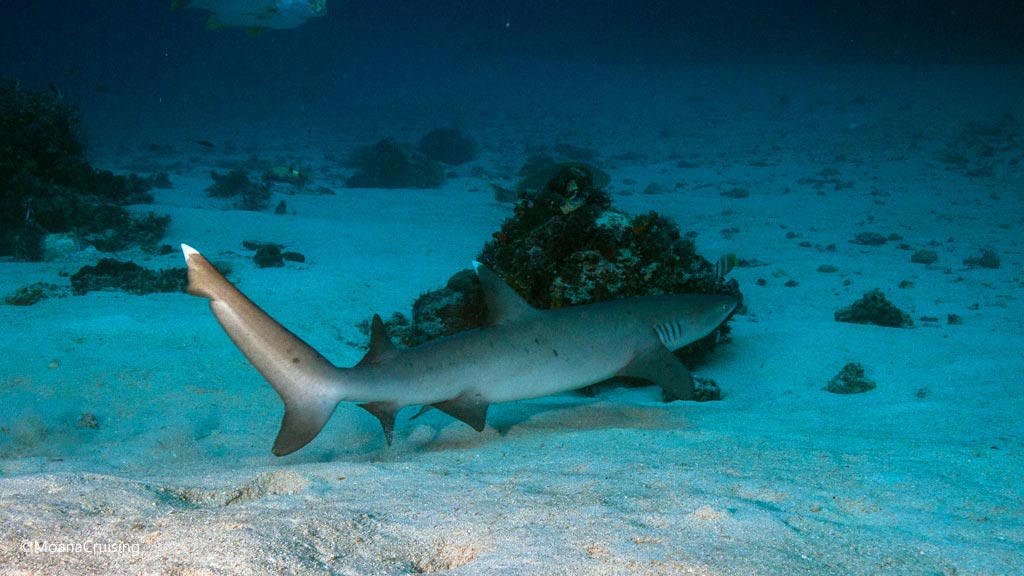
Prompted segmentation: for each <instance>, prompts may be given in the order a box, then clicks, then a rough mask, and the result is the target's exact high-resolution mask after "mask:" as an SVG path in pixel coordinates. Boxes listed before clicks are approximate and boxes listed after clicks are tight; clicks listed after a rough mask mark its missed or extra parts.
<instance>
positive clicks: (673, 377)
mask: <svg viewBox="0 0 1024 576" xmlns="http://www.w3.org/2000/svg"><path fill="white" fill-rule="evenodd" d="M616 376H622V377H626V378H640V379H643V380H649V381H651V382H653V383H655V384H657V385H658V386H661V389H662V390H664V391H665V396H666V398H667V399H669V400H693V398H694V396H695V395H696V392H695V390H694V385H693V375H692V374H690V371H689V370H687V369H686V366H683V363H682V362H680V361H679V359H678V358H676V356H675V354H673V353H672V352H671V351H670V350H669V349H668V348H665V347H663V346H657V347H655V348H653V349H651V350H649V351H647V352H644V353H642V354H640V355H638V356H636V357H635V358H633V360H632V361H631V362H630V363H629V364H628V365H627V366H626V367H625V368H623V369H622V370H620V371H619V373H618V374H616Z"/></svg>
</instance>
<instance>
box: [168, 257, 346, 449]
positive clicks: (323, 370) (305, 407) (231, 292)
mask: <svg viewBox="0 0 1024 576" xmlns="http://www.w3.org/2000/svg"><path fill="white" fill-rule="evenodd" d="M181 251H182V253H183V254H184V255H185V263H186V264H188V293H189V294H192V295H195V296H202V297H205V298H209V299H210V310H212V311H213V315H214V316H215V317H216V318H217V321H218V322H220V325H221V326H222V327H223V328H224V331H225V332H227V334H228V336H229V337H230V338H231V340H232V341H233V342H234V343H235V345H236V346H238V349H239V350H241V351H242V353H243V354H245V357H246V358H248V359H249V361H250V362H252V364H253V365H254V366H255V367H256V369H257V370H259V371H260V374H262V375H263V377H264V378H266V379H267V381H268V382H270V384H271V385H272V386H273V387H274V390H276V391H277V393H278V395H279V396H281V399H282V400H283V401H284V418H283V420H282V421H281V430H280V431H279V432H278V434H277V440H275V441H274V448H273V452H274V454H275V455H277V456H284V455H285V454H290V453H292V452H294V451H296V450H298V449H299V448H302V447H303V446H305V445H306V444H308V443H309V442H310V441H311V440H313V438H315V437H316V435H317V434H319V433H320V430H321V429H323V427H324V424H326V423H327V420H328V419H330V417H331V414H332V413H333V412H334V408H335V406H337V404H338V401H339V400H340V398H341V394H340V391H339V387H338V382H337V380H338V375H339V373H340V370H339V369H338V368H336V367H335V366H334V365H333V364H331V363H330V362H328V361H327V359H326V358H324V357H323V356H321V355H320V353H319V352H317V351H316V350H314V349H313V348H312V347H311V346H309V345H308V344H306V343H305V342H303V341H302V340H301V339H300V338H299V337H298V336H296V335H295V334H292V333H291V332H290V331H289V330H288V329H287V328H285V327H284V326H282V325H281V324H279V323H278V322H277V321H276V320H274V319H273V318H271V317H270V316H269V315H268V314H267V313H266V312H264V311H263V310H262V309H260V307H259V306H257V305H256V304H254V303H253V302H252V301H251V300H249V299H248V298H246V296H245V295H244V294H242V293H241V292H240V291H239V290H238V289H237V288H235V287H234V286H232V285H231V283H230V282H228V281H227V279H226V278H224V276H223V275H222V274H221V273H220V272H219V271H218V270H217V269H216V268H215V267H214V266H213V264H210V262H209V261H208V260H207V259H206V258H204V257H203V255H202V254H200V253H199V252H198V251H197V250H196V249H195V248H192V247H191V246H188V245H187V244H182V245H181Z"/></svg>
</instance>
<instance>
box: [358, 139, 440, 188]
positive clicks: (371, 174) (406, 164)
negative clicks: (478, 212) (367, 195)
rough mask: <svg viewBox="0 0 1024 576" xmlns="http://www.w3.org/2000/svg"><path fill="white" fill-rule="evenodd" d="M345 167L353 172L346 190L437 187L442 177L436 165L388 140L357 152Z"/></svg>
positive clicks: (405, 146) (423, 156)
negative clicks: (354, 171) (354, 169)
mask: <svg viewBox="0 0 1024 576" xmlns="http://www.w3.org/2000/svg"><path fill="white" fill-rule="evenodd" d="M349 166H350V167H352V168H356V169H357V172H356V173H355V174H353V175H352V176H351V177H350V178H349V179H348V180H347V181H346V183H345V185H346V186H348V187H349V188H437V187H439V186H440V185H441V184H443V183H444V178H445V176H444V171H443V170H441V166H440V165H438V164H437V162H435V161H434V160H431V159H430V158H428V157H427V156H426V155H424V154H423V153H422V152H420V151H419V150H417V149H415V148H413V147H412V146H409V145H407V144H401V143H398V142H396V141H395V140H392V139H390V138H384V139H381V140H379V141H378V142H377V143H376V144H371V145H369V146H364V147H362V148H360V149H359V150H357V151H356V152H355V154H353V155H352V158H351V159H350V160H349Z"/></svg>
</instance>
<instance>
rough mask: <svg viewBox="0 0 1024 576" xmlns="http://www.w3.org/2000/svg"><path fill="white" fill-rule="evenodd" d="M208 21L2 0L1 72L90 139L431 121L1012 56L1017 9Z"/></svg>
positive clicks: (887, 5) (387, 0) (201, 15)
mask: <svg viewBox="0 0 1024 576" xmlns="http://www.w3.org/2000/svg"><path fill="white" fill-rule="evenodd" d="M206 16H207V14H206V13H205V12H203V11H198V10H178V11H172V10H171V9H170V2H169V1H164V0H153V1H139V0H74V1H73V0H63V1H57V2H41V1H29V0H4V2H3V3H2V6H0V75H4V76H9V77H14V78H16V79H18V80H20V81H21V82H22V83H23V84H25V85H26V86H31V87H42V88H46V87H49V86H52V87H53V88H54V89H57V90H60V91H61V93H62V94H64V95H66V96H67V97H68V98H69V99H71V100H72V101H74V102H76V103H77V104H78V105H79V106H80V107H81V108H82V111H83V116H84V117H85V120H86V125H87V127H89V129H90V132H91V133H92V135H93V137H94V138H101V139H102V138H104V137H109V138H118V137H124V136H125V135H127V134H131V133H134V132H138V131H141V130H148V131H151V132H152V131H154V130H155V131H159V130H172V129H174V128H179V127H181V126H183V125H193V126H212V125H229V124H247V123H266V124H273V125H285V124H289V123H298V124H301V125H319V126H331V127H332V129H343V126H344V125H345V123H346V122H347V121H350V120H352V119H357V118H360V117H374V118H380V117H383V116H386V115H387V114H390V113H394V114H396V115H400V114H407V113H410V114H416V113H421V114H431V115H434V116H436V117H437V118H436V120H437V122H438V123H445V122H451V121H458V120H459V119H460V116H461V115H465V114H466V113H467V112H466V110H469V109H472V110H473V111H474V112H473V113H475V114H485V113H487V112H488V111H489V110H494V111H501V110H507V109H515V108H517V107H518V108H520V109H523V110H529V109H531V107H532V109H543V108H544V107H556V106H566V105H567V103H569V102H573V101H576V102H580V101H586V100H587V99H595V98H601V97H603V96H607V95H609V94H615V93H617V92H619V91H621V90H627V91H628V90H630V89H634V88H635V87H636V86H637V85H638V84H642V83H643V82H644V79H646V78H653V77H658V76H664V75H670V74H672V71H673V70H679V69H683V67H685V66H687V65H705V66H712V67H714V66H747V67H750V68H751V69H758V70H762V71H763V70H771V69H772V67H774V66H782V65H794V64H796V65H803V64H813V65H819V66H821V65H824V66H833V67H842V66H853V65H856V66H865V65H866V66H875V65H893V64H895V65H899V66H908V67H925V66H935V65H991V64H1000V65H1003V64H1017V63H1020V62H1022V61H1024V33H1022V32H1021V30H1024V2H1022V1H1014V0H1005V1H993V0H982V1H970V0H957V1H938V0H937V1H926V0H921V1H902V2H900V1H891V2H858V1H855V0H831V1H821V2H811V1H797V0H782V1H769V0H762V1H750V0H747V1H740V0H726V1H716V2H702V1H694V0H677V1H670V0H632V1H626V0H609V1H600V2H584V1H580V0H572V1H570V0H563V1H541V0H508V1H500V2H499V1H486V0H482V1H481V0H477V1H474V0H434V1H429V2H428V1H412V0H404V1H397V0H348V1H343V0H330V3H329V12H328V15H327V16H326V17H323V18H319V19H314V20H312V21H310V22H308V23H307V24H305V25H304V26H301V27H299V28H297V29H294V30H285V31H268V32H266V33H264V34H262V35H259V36H255V37H254V36H252V35H250V34H247V33H246V31H244V30H240V29H232V30H218V31H209V30H206V29H204V22H205V19H206ZM681 81H682V80H681ZM625 97H626V98H627V103H628V102H629V98H634V97H635V95H633V96H628V95H627V96H625ZM642 105H643V103H642V102H637V106H642Z"/></svg>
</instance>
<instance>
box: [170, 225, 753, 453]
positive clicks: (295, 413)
mask: <svg viewBox="0 0 1024 576" xmlns="http://www.w3.org/2000/svg"><path fill="white" fill-rule="evenodd" d="M182 251H183V252H184V255H185V261H186V263H187V264H188V278H189V284H188V292H189V293H190V294H193V295H196V296H202V297H206V298H208V299H209V300H210V309H211V310H212V311H213V314H214V316H215V317H216V318H217V321H218V322H220V324H221V326H222V327H223V328H224V331H225V332H227V334H228V336H229V337H230V338H231V340H232V341H234V343H235V344H236V345H237V346H238V348H239V349H240V350H241V351H242V353H243V354H245V356H246V357H247V358H248V359H249V361H250V362H252V364H253V365H254V366H255V367H256V369H257V370H259V372H260V373H261V374H262V375H263V376H264V378H266V379H267V381H269V382H270V384H271V385H272V386H273V387H274V389H275V390H276V391H277V393H278V394H279V395H280V396H281V399H282V400H283V401H284V405H285V412H284V418H283V420H282V422H281V429H280V431H279V432H278V435H277V439H276V440H275V441H274V447H273V453H274V454H275V455H277V456H283V455H285V454H290V453H292V452H294V451H296V450H298V449H300V448H302V447H303V446H305V445H306V444H308V443H309V442H310V441H311V440H313V438H315V437H316V435H317V434H319V433H320V430H321V429H322V428H323V427H324V425H325V424H326V423H327V421H328V419H330V417H331V414H333V412H334V410H335V407H336V406H337V405H338V403H339V402H343V401H350V402H357V403H359V405H360V406H361V407H362V408H364V409H366V410H367V411H369V412H370V413H371V414H373V415H374V416H376V417H377V418H378V419H379V420H380V422H381V426H382V427H383V429H384V433H385V436H386V438H387V441H388V444H390V443H391V440H392V435H393V430H394V424H395V415H396V414H397V413H398V411H399V410H400V409H401V408H403V407H405V406H411V405H420V406H423V410H426V409H429V408H430V407H434V408H438V409H440V410H442V411H444V412H445V413H447V414H449V415H451V416H453V417H455V418H458V419H459V420H462V421H463V422H466V423H467V424H469V425H470V426H472V427H473V428H474V429H476V430H477V431H482V430H483V429H484V426H485V424H486V418H487V407H488V406H489V405H490V404H493V403H496V402H508V401H512V400H524V399H528V398H537V397H541V396H547V395H550V394H556V393H559V392H565V391H569V390H575V389H578V388H582V387H584V386H588V385H590V384H594V383H597V382H601V381H604V380H608V379H610V378H614V377H629V378H640V379H644V380H649V381H651V382H654V383H656V384H658V385H660V386H662V387H663V388H665V389H667V390H670V391H671V392H672V394H674V395H675V396H676V397H679V398H683V399H689V398H692V397H693V395H694V386H693V377H692V376H691V375H690V373H689V371H688V370H687V369H686V368H685V367H684V366H683V364H682V363H680V362H679V360H678V359H677V358H676V357H675V356H674V355H673V354H672V351H673V350H676V349H679V348H681V347H683V346H685V345H686V344H689V343H691V342H693V341H695V340H698V339H700V338H702V337H704V336H705V335H707V334H709V333H710V332H711V331H712V330H714V329H715V328H716V327H718V325H719V324H721V323H722V322H723V321H724V320H725V319H726V318H727V317H728V316H729V314H731V313H732V311H733V310H734V309H735V308H736V305H737V303H738V302H737V300H736V299H735V298H733V297H732V296H725V295H707V294H679V295H663V296H645V297H637V298H628V299H624V300H617V301H611V302H602V303H597V304H588V305H583V306H573V307H567V308H560V309H556V310H539V309H536V308H533V307H532V306H530V305H529V304H527V303H526V302H525V301H524V300H523V299H522V298H521V297H520V296H519V295H518V294H516V292H515V291H514V290H512V288H510V287H509V286H508V285H507V284H505V283H504V282H502V280H501V279H500V278H498V276H497V275H495V274H494V273H493V272H491V271H490V270H489V269H487V268H486V267H484V266H482V265H480V264H479V263H474V267H475V269H476V273H477V276H478V277H479V279H480V282H481V284H482V286H483V290H484V297H485V301H486V304H487V310H488V315H489V316H488V319H487V322H486V325H485V326H484V327H482V328H480V329H476V330H469V331H466V332H462V333H459V334H455V335H453V336H450V337H447V338H440V339H437V340H433V341H431V342H427V343H426V344H423V345H420V346H417V347H414V348H409V349H401V350H400V349H399V348H397V347H395V346H394V345H393V344H392V343H391V340H390V338H389V337H388V335H387V333H386V331H385V328H384V324H383V322H382V321H381V319H380V316H378V315H374V317H373V321H372V324H371V334H370V349H369V351H368V352H367V353H366V355H365V356H364V357H363V359H362V360H361V361H360V362H359V363H358V364H356V365H355V366H353V367H351V368H339V367H337V366H335V365H333V364H332V363H331V362H329V361H328V360H327V359H326V358H324V357H323V356H322V355H321V354H320V353H319V352H317V351H316V350H314V349H313V348H312V347H310V346H309V345H308V344H306V343H305V342H303V341H302V340H301V339H300V338H299V337H297V336H295V335H294V334H292V333H291V332H290V331H288V329H286V328H285V327H284V326H282V325H281V324H279V323H278V322H277V321H276V320H274V319H273V318H271V317H270V316H269V315H268V314H266V313H265V312H264V311H263V310H261V309H260V308H259V307H258V306H256V304H254V303H253V302H252V301H251V300H249V299H248V298H247V297H246V296H245V295H244V294H242V293H241V292H240V291H239V290H238V289H237V288H235V287H234V286H233V285H232V284H231V283H230V282H228V280H227V279H225V278H224V276H223V275H221V274H220V272H219V271H217V269H216V268H215V267H214V266H213V265H212V264H210V262H209V261H207V260H206V258H204V257H203V256H202V255H201V254H199V252H197V251H196V250H195V249H193V248H191V247H189V246H187V245H184V244H183V245H182ZM421 413H422V411H421Z"/></svg>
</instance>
